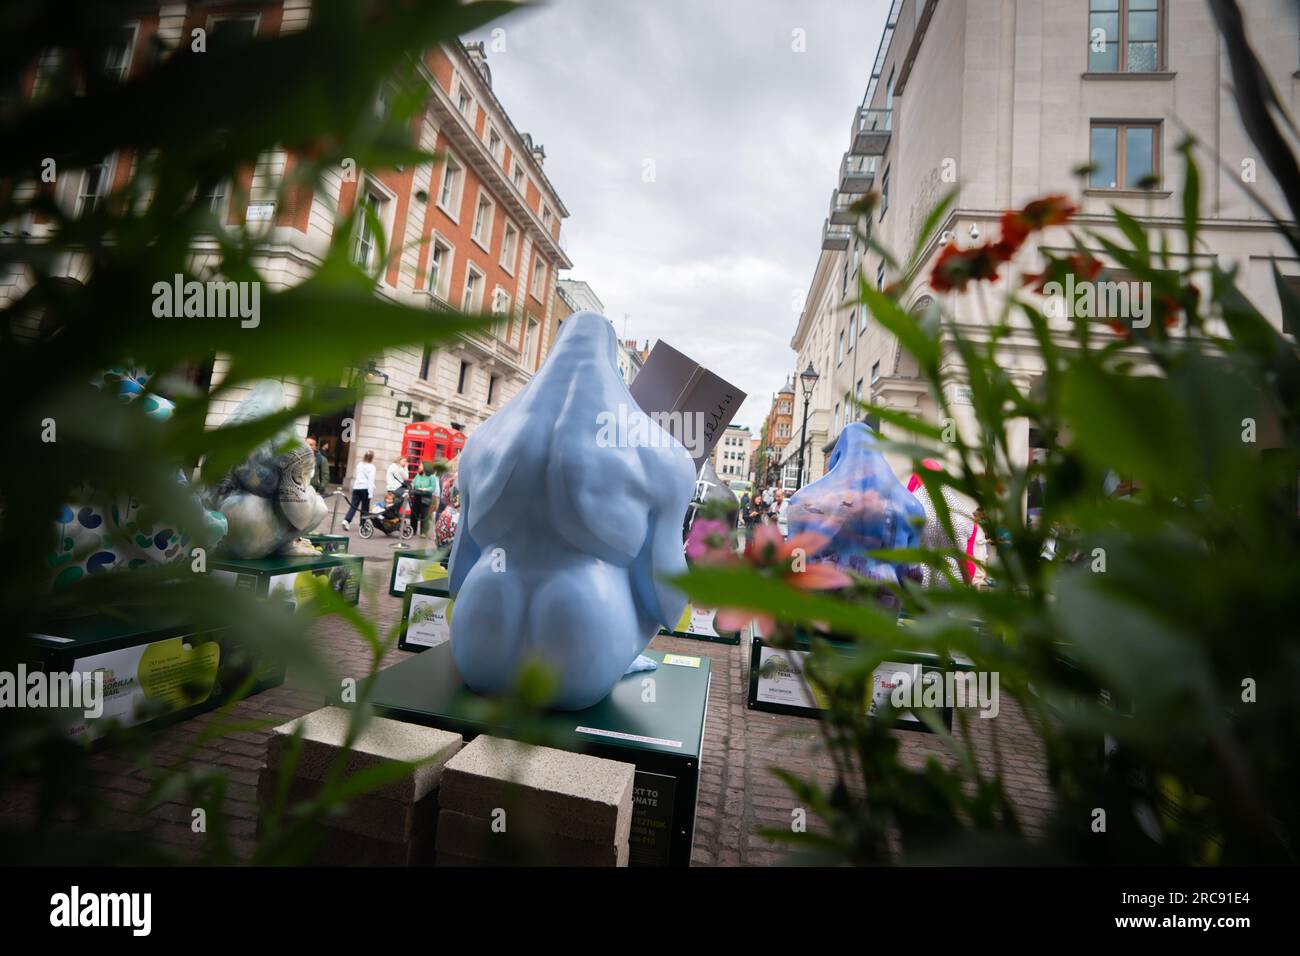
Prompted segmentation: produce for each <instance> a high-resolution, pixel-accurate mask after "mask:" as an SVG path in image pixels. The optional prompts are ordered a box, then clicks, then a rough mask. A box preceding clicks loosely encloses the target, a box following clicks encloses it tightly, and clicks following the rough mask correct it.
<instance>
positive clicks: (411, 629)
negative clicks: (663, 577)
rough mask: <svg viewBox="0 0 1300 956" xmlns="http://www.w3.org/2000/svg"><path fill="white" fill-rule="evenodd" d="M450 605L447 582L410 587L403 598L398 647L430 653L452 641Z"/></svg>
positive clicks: (433, 582)
mask: <svg viewBox="0 0 1300 956" xmlns="http://www.w3.org/2000/svg"><path fill="white" fill-rule="evenodd" d="M451 603H452V601H451V593H450V592H449V591H448V590H447V578H440V579H436V580H433V581H415V582H413V583H412V584H410V585H408V586H407V588H406V591H405V592H404V593H403V595H402V630H401V633H400V634H399V635H398V638H397V646H398V647H400V648H401V649H402V650H404V651H427V650H428V649H429V648H431V647H438V646H439V645H441V644H445V643H447V642H448V641H449V640H451Z"/></svg>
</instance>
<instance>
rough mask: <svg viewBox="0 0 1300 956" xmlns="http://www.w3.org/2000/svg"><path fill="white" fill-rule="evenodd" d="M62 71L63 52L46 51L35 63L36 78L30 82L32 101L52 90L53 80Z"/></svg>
mask: <svg viewBox="0 0 1300 956" xmlns="http://www.w3.org/2000/svg"><path fill="white" fill-rule="evenodd" d="M62 69H63V51H62V50H53V49H52V50H46V51H45V52H44V53H42V54H41V58H40V59H39V60H37V61H36V77H35V78H34V79H33V80H32V100H33V101H39V100H40V99H41V98H42V97H44V96H45V95H46V94H47V93H49V92H50V91H51V90H53V89H54V83H55V80H56V79H57V78H58V77H59V74H60V72H61V71H62Z"/></svg>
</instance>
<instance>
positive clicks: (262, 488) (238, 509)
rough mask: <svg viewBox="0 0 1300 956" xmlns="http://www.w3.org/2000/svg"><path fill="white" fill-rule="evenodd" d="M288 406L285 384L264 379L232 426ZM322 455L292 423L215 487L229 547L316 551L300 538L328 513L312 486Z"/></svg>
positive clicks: (247, 554) (260, 553) (236, 552)
mask: <svg viewBox="0 0 1300 956" xmlns="http://www.w3.org/2000/svg"><path fill="white" fill-rule="evenodd" d="M283 408H284V386H283V385H281V384H280V383H279V382H276V381H264V382H258V383H257V385H255V386H254V387H253V390H252V391H251V392H250V393H249V395H248V396H247V397H246V398H245V399H244V400H243V401H242V402H240V403H239V406H238V407H237V408H236V409H235V410H234V411H233V412H232V413H231V415H230V417H229V418H228V419H226V422H225V424H226V426H232V425H241V424H243V423H245V422H250V421H255V420H256V419H259V418H265V417H266V416H268V415H272V414H274V413H276V412H278V411H280V410H282V409H283ZM315 470H316V456H315V455H313V454H312V451H311V449H310V448H308V447H307V443H306V442H304V441H303V440H302V439H301V438H299V437H298V435H297V433H296V432H295V431H294V430H293V428H292V427H289V428H286V429H284V430H283V431H281V432H280V433H279V434H277V435H276V436H275V437H273V438H270V439H268V440H267V441H264V442H262V444H260V445H258V446H257V447H256V448H255V449H253V452H252V454H250V455H249V456H248V457H247V458H246V459H244V461H243V462H241V463H240V464H238V465H236V466H235V467H234V468H232V469H231V470H230V472H229V473H228V474H226V476H225V477H224V478H222V479H221V481H219V482H218V483H217V485H216V486H215V487H214V488H211V489H210V490H209V491H208V493H207V495H206V500H207V503H208V505H209V507H213V508H216V509H218V510H219V511H220V512H221V513H222V514H223V515H225V516H226V520H227V521H228V522H229V525H230V530H229V533H228V534H227V535H226V540H225V542H224V545H223V547H224V549H225V551H226V552H227V553H228V554H230V555H232V556H234V557H236V558H265V557H267V556H268V555H273V554H316V553H317V551H316V549H315V548H313V547H311V546H310V545H308V544H307V543H305V542H303V543H301V544H300V543H298V538H299V537H301V536H302V535H304V534H306V533H307V532H309V531H311V530H312V529H313V528H315V527H316V525H318V524H320V522H321V519H323V518H324V517H325V500H324V499H323V498H321V496H320V493H319V492H317V491H316V489H315V488H313V487H312V486H311V478H312V475H313V474H314V473H315Z"/></svg>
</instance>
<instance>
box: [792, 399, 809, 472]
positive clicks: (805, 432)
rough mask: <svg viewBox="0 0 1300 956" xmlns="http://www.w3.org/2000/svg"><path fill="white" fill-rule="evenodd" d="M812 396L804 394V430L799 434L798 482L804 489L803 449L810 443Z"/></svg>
mask: <svg viewBox="0 0 1300 956" xmlns="http://www.w3.org/2000/svg"><path fill="white" fill-rule="evenodd" d="M810 397H811V396H810V395H809V394H808V393H807V392H804V395H803V429H802V430H801V431H800V433H799V480H798V481H797V482H796V484H797V485H798V488H796V489H795V490H796V491H798V490H799V488H802V487H803V447H804V445H805V444H807V443H808V399H809V398H810Z"/></svg>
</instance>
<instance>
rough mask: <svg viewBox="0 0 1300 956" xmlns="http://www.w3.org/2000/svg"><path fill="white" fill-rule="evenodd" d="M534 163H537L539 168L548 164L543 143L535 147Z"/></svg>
mask: <svg viewBox="0 0 1300 956" xmlns="http://www.w3.org/2000/svg"><path fill="white" fill-rule="evenodd" d="M533 162H535V163H537V165H538V166H540V165H542V163H544V162H546V147H545V146H543V145H542V144H541V143H538V144H536V145H535V146H534V147H533Z"/></svg>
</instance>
